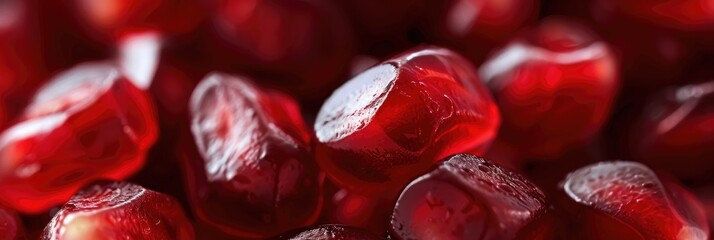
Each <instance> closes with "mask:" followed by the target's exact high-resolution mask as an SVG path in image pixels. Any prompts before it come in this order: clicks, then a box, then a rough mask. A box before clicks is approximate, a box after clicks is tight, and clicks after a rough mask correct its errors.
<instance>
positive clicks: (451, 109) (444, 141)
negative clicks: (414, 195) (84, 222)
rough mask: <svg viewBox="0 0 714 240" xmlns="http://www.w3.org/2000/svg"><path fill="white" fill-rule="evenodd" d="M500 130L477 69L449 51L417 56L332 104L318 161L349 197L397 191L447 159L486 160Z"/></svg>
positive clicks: (384, 66) (321, 121)
mask: <svg viewBox="0 0 714 240" xmlns="http://www.w3.org/2000/svg"><path fill="white" fill-rule="evenodd" d="M499 124H500V116H499V114H498V110H497V109H496V106H495V104H494V103H493V101H492V99H491V95H490V93H489V92H488V91H487V90H486V88H485V87H484V86H483V85H482V83H481V82H480V81H479V79H478V76H477V75H476V71H475V70H474V69H473V67H472V66H471V64H469V63H468V62H467V61H466V60H464V59H463V58H462V57H460V56H459V55H458V54H456V53H454V52H452V51H450V50H447V49H443V48H436V47H426V48H418V49H413V50H410V51H407V52H405V53H404V54H402V55H400V56H397V57H394V58H392V59H389V60H386V61H384V62H383V63H381V64H379V65H377V66H375V67H372V68H370V69H368V70H366V71H365V72H363V73H362V74H360V75H358V76H356V77H354V78H353V79H352V80H350V81H349V82H347V83H346V84H344V85H343V86H342V87H340V88H339V89H337V90H336V91H335V92H334V93H333V94H332V96H331V97H330V98H329V99H328V100H327V101H326V102H325V104H324V105H323V106H322V109H321V110H320V113H319V114H318V116H317V119H316V121H315V131H316V135H317V140H318V142H319V143H318V145H317V161H318V163H319V164H320V167H322V169H323V171H325V173H326V174H327V175H328V176H329V177H330V178H331V179H332V180H333V181H334V182H335V183H337V184H338V185H340V186H342V187H344V188H346V189H348V190H350V191H355V192H363V193H368V192H371V193H370V195H373V193H378V192H387V191H394V190H398V189H400V188H402V187H404V186H405V185H406V183H407V182H408V181H410V180H411V179H412V178H414V177H416V176H418V175H420V174H423V173H424V172H425V171H427V170H428V169H429V168H430V167H431V166H433V165H434V164H435V163H436V162H437V161H439V160H441V159H443V158H444V157H446V156H448V155H451V154H454V153H461V152H471V153H475V154H482V153H484V152H485V150H486V149H487V147H488V146H489V144H490V143H491V140H492V139H493V138H494V136H495V134H496V129H497V128H498V126H499Z"/></svg>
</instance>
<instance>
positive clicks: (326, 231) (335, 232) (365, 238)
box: [280, 225, 384, 240]
mask: <svg viewBox="0 0 714 240" xmlns="http://www.w3.org/2000/svg"><path fill="white" fill-rule="evenodd" d="M280 239H286V240H380V239H384V238H380V237H378V236H375V235H372V234H371V233H369V232H366V231H364V230H361V229H358V228H353V227H348V226H344V225H321V226H316V227H313V228H310V229H308V230H305V231H302V232H300V233H298V234H295V235H294V236H291V237H281V238H280Z"/></svg>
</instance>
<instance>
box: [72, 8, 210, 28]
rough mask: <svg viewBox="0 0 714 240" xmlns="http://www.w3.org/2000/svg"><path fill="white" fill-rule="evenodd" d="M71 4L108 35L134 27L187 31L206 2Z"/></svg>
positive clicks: (89, 23)
mask: <svg viewBox="0 0 714 240" xmlns="http://www.w3.org/2000/svg"><path fill="white" fill-rule="evenodd" d="M69 4H70V8H69V9H70V10H72V11H73V12H74V13H75V14H76V16H79V17H80V21H81V22H82V24H84V25H87V26H88V27H90V28H92V29H93V30H94V31H95V32H96V33H100V34H103V35H105V36H114V35H115V34H119V33H122V32H125V31H127V30H131V29H153V30H156V31H159V32H162V33H165V34H186V33H189V32H191V31H193V30H194V29H196V28H197V27H198V25H199V23H200V22H201V21H202V19H203V16H204V15H205V10H204V9H203V8H204V6H203V5H202V4H201V3H200V1H196V0H121V1H120V0H109V1H102V2H97V1H92V0H72V1H69Z"/></svg>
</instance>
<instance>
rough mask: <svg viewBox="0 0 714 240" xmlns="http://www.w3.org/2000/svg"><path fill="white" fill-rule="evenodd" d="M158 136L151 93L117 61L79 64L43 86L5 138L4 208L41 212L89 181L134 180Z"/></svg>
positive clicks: (0, 170)
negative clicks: (131, 177)
mask: <svg viewBox="0 0 714 240" xmlns="http://www.w3.org/2000/svg"><path fill="white" fill-rule="evenodd" d="M157 135H158V132H157V126H156V117H155V110H154V107H153V104H152V103H151V100H150V99H149V97H148V95H147V94H146V93H145V92H142V91H141V90H139V89H137V88H136V87H135V86H134V85H133V84H132V83H131V82H130V81H128V80H127V79H126V78H125V77H123V76H122V75H121V72H120V71H119V70H118V69H117V68H116V67H115V66H114V65H113V64H111V63H86V64H81V65H78V66H76V67H74V68H72V69H70V70H68V71H66V72H64V73H61V74H60V75H58V76H56V77H55V78H54V79H52V80H50V81H49V82H48V83H47V84H46V85H45V86H43V87H42V88H41V89H40V91H39V92H38V93H37V95H35V97H34V99H33V101H32V102H31V104H30V105H29V106H28V107H27V108H26V110H25V114H24V117H23V118H22V121H20V122H19V123H17V124H15V125H13V126H11V127H10V128H8V129H7V130H6V131H5V132H3V133H2V135H0V155H2V159H0V166H1V167H0V202H2V203H3V204H6V205H7V206H9V207H12V208H14V209H17V210H18V211H20V212H23V213H39V212H42V211H45V210H48V209H50V208H51V207H52V206H55V205H58V204H62V203H64V202H65V201H67V200H68V199H69V198H70V197H71V196H72V194H74V193H75V192H76V191H77V190H78V189H79V188H80V187H82V186H84V185H85V184H87V183H88V182H91V181H94V180H97V179H101V178H109V179H123V178H126V177H128V176H129V175H131V174H132V173H134V172H136V171H137V170H138V169H139V168H140V167H141V166H142V165H143V163H144V155H145V154H146V151H147V150H148V148H149V147H151V145H152V144H153V143H154V141H155V140H156V138H157Z"/></svg>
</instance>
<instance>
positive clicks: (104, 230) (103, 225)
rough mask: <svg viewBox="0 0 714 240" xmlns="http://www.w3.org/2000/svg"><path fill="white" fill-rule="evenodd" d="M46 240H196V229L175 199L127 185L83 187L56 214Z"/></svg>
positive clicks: (109, 184) (48, 226)
mask: <svg viewBox="0 0 714 240" xmlns="http://www.w3.org/2000/svg"><path fill="white" fill-rule="evenodd" d="M40 239H42V240H82V239H87V240H89V239H166V240H169V239H177V240H192V239H195V236H194V232H193V226H192V225H191V223H190V222H189V220H188V218H186V216H185V215H184V213H183V210H182V209H181V205H180V204H179V203H178V202H177V201H176V200H175V199H173V198H172V197H170V196H168V195H165V194H162V193H158V192H154V191H151V190H148V189H145V188H143V187H141V186H138V185H135V184H131V183H126V182H111V181H101V182H97V183H93V184H90V185H88V186H87V187H85V188H83V189H82V190H80V191H79V192H77V194H75V195H74V196H73V197H72V199H70V200H69V202H67V203H66V204H65V205H64V206H62V208H61V209H60V210H59V211H58V212H57V213H56V214H55V215H54V217H53V218H52V220H51V221H50V223H49V224H47V226H46V227H45V229H44V231H43V232H42V235H41V236H40Z"/></svg>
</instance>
